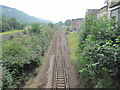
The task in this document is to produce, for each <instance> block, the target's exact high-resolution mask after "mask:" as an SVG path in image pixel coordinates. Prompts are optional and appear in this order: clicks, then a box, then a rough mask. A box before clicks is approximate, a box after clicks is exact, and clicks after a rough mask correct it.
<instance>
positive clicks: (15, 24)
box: [8, 18, 19, 29]
mask: <svg viewBox="0 0 120 90" xmlns="http://www.w3.org/2000/svg"><path fill="white" fill-rule="evenodd" d="M8 24H9V25H10V27H11V29H17V28H18V26H19V23H18V22H17V20H16V19H15V18H10V19H8Z"/></svg>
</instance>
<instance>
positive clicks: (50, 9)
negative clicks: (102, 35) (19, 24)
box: [0, 0, 105, 22]
mask: <svg viewBox="0 0 120 90" xmlns="http://www.w3.org/2000/svg"><path fill="white" fill-rule="evenodd" d="M0 5H5V6H9V7H12V8H16V9H18V10H21V11H23V12H25V13H27V14H29V15H31V16H36V17H38V18H42V19H46V20H51V21H54V22H59V21H63V22H64V21H65V20H66V19H75V18H83V17H84V16H85V12H86V10H87V9H100V8H101V7H103V6H105V4H104V0H0Z"/></svg>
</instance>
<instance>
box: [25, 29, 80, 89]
mask: <svg viewBox="0 0 120 90" xmlns="http://www.w3.org/2000/svg"><path fill="white" fill-rule="evenodd" d="M59 41H60V42H61V43H59ZM60 47H61V48H60ZM58 48H60V49H58ZM60 52H62V53H60ZM57 55H61V56H63V57H64V59H65V63H66V68H67V74H68V81H69V85H70V88H81V87H82V84H81V83H80V79H79V78H78V74H77V72H76V70H75V67H74V65H72V62H71V60H70V56H69V49H68V43H67V39H66V30H65V29H64V28H61V29H60V30H58V31H57V32H56V33H55V35H54V37H53V40H52V42H51V45H50V46H49V49H48V52H47V53H46V54H45V57H44V58H43V64H42V66H41V67H40V68H39V69H38V72H39V73H38V74H37V76H36V77H33V78H31V79H30V80H28V82H27V83H26V85H25V86H24V88H51V86H52V78H53V68H54V66H53V65H54V61H55V60H56V59H57V57H59V56H57Z"/></svg>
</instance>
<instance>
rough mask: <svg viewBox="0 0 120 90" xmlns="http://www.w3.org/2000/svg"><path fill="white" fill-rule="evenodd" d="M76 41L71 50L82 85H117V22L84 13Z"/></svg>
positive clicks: (119, 60)
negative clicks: (75, 50) (74, 55)
mask: <svg viewBox="0 0 120 90" xmlns="http://www.w3.org/2000/svg"><path fill="white" fill-rule="evenodd" d="M70 34H71V33H70ZM70 34H69V35H70ZM69 35H68V36H69ZM68 41H69V40H68ZM71 41H72V38H71ZM73 43H74V44H75V42H73ZM78 43H79V45H78V46H77V44H76V45H75V46H77V47H74V48H76V49H77V52H73V51H72V50H71V52H73V53H74V54H75V53H76V56H77V57H76V58H77V59H76V60H75V62H77V63H76V67H77V70H78V72H79V74H80V78H81V81H82V83H83V85H84V87H93V88H115V87H120V78H119V76H120V66H119V65H120V23H119V22H118V23H116V22H114V20H111V21H108V20H107V19H106V17H102V18H96V17H94V16H92V15H87V16H86V17H85V21H84V23H83V25H82V28H81V29H80V31H79V41H78ZM69 44H70V43H69ZM69 46H70V45H69ZM70 49H71V48H70ZM71 57H72V55H71Z"/></svg>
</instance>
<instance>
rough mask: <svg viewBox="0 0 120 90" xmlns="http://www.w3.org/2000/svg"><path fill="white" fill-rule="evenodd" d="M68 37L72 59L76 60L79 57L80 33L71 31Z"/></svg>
mask: <svg viewBox="0 0 120 90" xmlns="http://www.w3.org/2000/svg"><path fill="white" fill-rule="evenodd" d="M67 39H68V46H69V50H70V58H71V60H72V61H76V60H77V57H76V49H77V48H76V47H77V46H78V45H79V42H78V39H79V34H77V33H74V32H70V33H69V34H68V35H67Z"/></svg>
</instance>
